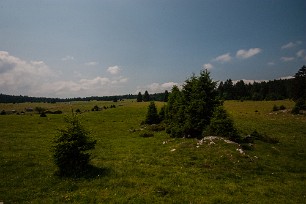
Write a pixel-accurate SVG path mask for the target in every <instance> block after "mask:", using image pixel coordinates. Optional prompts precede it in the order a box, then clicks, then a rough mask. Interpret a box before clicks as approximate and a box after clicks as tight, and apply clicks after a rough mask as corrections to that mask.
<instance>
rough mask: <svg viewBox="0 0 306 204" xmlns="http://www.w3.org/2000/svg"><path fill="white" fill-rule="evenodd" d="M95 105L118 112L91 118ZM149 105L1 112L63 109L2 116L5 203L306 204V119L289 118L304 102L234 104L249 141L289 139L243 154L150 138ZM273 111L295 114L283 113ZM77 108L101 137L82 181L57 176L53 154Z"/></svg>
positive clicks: (213, 143) (216, 142) (212, 142)
mask: <svg viewBox="0 0 306 204" xmlns="http://www.w3.org/2000/svg"><path fill="white" fill-rule="evenodd" d="M156 104H157V106H158V108H161V107H162V105H163V103H161V102H157V103H156ZM95 105H97V106H99V107H104V106H108V107H110V106H111V105H116V108H108V109H103V110H101V111H91V109H92V108H93V107H94V106H95ZM148 105H149V103H148V102H142V103H137V102H135V101H134V102H133V101H132V100H126V101H120V102H116V103H114V102H100V101H90V102H72V103H55V104H47V103H22V104H0V111H1V110H7V111H8V110H16V111H17V112H21V111H24V110H25V108H29V107H32V108H35V107H44V108H46V109H48V110H51V111H56V110H61V111H63V114H59V115H55V114H48V115H47V117H40V116H39V114H37V113H35V112H32V113H29V112H26V113H25V114H20V115H17V114H9V115H0V202H4V203H305V199H306V128H305V127H306V117H305V115H292V114H291V113H290V111H288V110H289V109H291V108H292V107H293V106H294V102H292V101H289V100H283V101H257V102H254V101H244V102H240V101H226V102H225V104H224V105H225V108H226V110H227V111H228V112H229V113H230V115H231V116H232V118H233V119H234V122H235V124H236V127H237V128H238V129H239V130H240V131H241V133H242V134H245V135H247V134H250V133H251V132H252V131H254V130H257V131H258V132H261V133H264V134H266V135H268V136H270V137H273V138H277V139H278V140H279V143H277V144H271V143H266V142H262V141H255V144H254V147H253V149H252V150H244V151H243V152H240V151H239V150H240V149H241V147H240V146H239V145H238V144H236V143H229V142H228V141H224V140H222V139H218V138H217V139H214V138H210V139H206V140H197V139H187V138H170V137H169V135H167V134H166V133H165V131H160V132H154V133H153V134H154V136H153V137H148V138H144V137H140V133H141V132H142V131H143V130H141V129H143V128H144V127H141V126H140V123H141V122H142V121H143V120H144V118H145V114H146V111H147V107H148ZM273 105H277V106H280V105H284V106H285V107H286V108H287V109H286V110H284V111H277V112H273V111H272V108H273ZM72 109H73V110H77V109H80V110H81V111H82V114H81V117H82V122H83V124H84V125H85V126H86V127H87V129H89V130H91V132H92V137H93V138H94V139H96V140H97V145H96V148H95V150H93V151H92V154H93V158H92V162H91V163H92V165H93V166H94V167H95V171H94V172H93V173H92V174H91V175H88V176H84V177H81V178H78V179H74V178H62V177H58V176H56V175H55V172H56V166H55V165H54V163H53V158H52V153H51V146H52V145H53V144H52V140H53V138H54V137H55V135H56V132H57V129H58V128H62V127H64V125H65V124H64V122H63V117H64V115H65V114H70V113H71V110H72Z"/></svg>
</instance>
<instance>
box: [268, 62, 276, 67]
mask: <svg viewBox="0 0 306 204" xmlns="http://www.w3.org/2000/svg"><path fill="white" fill-rule="evenodd" d="M267 64H268V65H270V66H273V65H275V62H268V63H267Z"/></svg>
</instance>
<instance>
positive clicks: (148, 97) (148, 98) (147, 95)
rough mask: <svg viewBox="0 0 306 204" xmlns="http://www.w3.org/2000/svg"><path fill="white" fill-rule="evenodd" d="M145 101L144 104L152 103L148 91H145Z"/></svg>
mask: <svg viewBox="0 0 306 204" xmlns="http://www.w3.org/2000/svg"><path fill="white" fill-rule="evenodd" d="M143 101H144V102H147V101H150V95H149V93H148V91H145V93H144V95H143Z"/></svg>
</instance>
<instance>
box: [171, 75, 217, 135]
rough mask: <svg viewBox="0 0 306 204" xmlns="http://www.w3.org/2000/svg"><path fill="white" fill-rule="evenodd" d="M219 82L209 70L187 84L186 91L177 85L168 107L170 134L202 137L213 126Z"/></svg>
mask: <svg viewBox="0 0 306 204" xmlns="http://www.w3.org/2000/svg"><path fill="white" fill-rule="evenodd" d="M217 96H218V92H217V90H216V82H213V81H212V79H211V78H210V75H209V72H208V71H207V70H205V71H202V72H201V73H200V76H198V77H197V76H192V77H191V78H190V79H187V80H186V81H185V84H184V85H183V88H182V91H180V90H179V89H178V87H176V86H174V87H173V89H172V92H171V94H170V95H169V100H168V103H167V107H166V123H167V128H166V131H167V132H168V133H169V134H171V136H173V137H184V136H186V137H198V136H201V134H202V132H203V130H204V129H205V128H206V126H207V125H209V123H210V119H211V117H212V115H213V111H214V109H215V107H217V106H219V105H220V101H219V100H218V99H217V98H218V97H217Z"/></svg>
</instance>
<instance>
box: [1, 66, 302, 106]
mask: <svg viewBox="0 0 306 204" xmlns="http://www.w3.org/2000/svg"><path fill="white" fill-rule="evenodd" d="M216 91H217V93H218V96H219V98H221V99H223V100H256V101H260V100H283V99H293V100H297V99H299V98H306V66H305V65H304V66H302V67H301V68H300V69H299V70H298V72H297V73H296V74H295V75H294V77H293V78H291V79H278V80H273V81H262V82H254V83H247V84H246V83H245V82H244V81H243V80H240V81H238V82H237V83H234V82H233V81H232V80H231V79H227V80H226V81H224V82H220V83H219V85H218V86H217V90H216ZM168 96H169V92H168V91H167V90H166V91H165V92H164V93H154V94H149V93H148V91H145V92H144V94H142V93H141V92H139V93H138V94H137V95H135V94H126V95H118V96H91V97H77V98H65V99H63V98H45V97H29V96H21V95H20V96H13V95H6V94H0V103H24V102H44V103H56V102H71V101H93V100H95V101H114V102H117V101H118V100H119V101H120V100H124V99H135V100H136V101H137V102H142V101H144V102H146V101H164V102H167V101H168Z"/></svg>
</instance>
